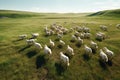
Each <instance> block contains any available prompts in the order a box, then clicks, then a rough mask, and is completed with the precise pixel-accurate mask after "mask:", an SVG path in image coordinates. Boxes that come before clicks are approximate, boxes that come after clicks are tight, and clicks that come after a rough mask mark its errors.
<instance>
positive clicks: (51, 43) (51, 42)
mask: <svg viewBox="0 0 120 80" xmlns="http://www.w3.org/2000/svg"><path fill="white" fill-rule="evenodd" d="M49 41H50V47H54V46H55V43H54V42H53V41H52V40H51V39H49Z"/></svg>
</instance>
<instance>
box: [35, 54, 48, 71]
mask: <svg viewBox="0 0 120 80" xmlns="http://www.w3.org/2000/svg"><path fill="white" fill-rule="evenodd" d="M45 64H46V59H45V55H39V56H37V58H36V69H38V68H40V67H42V66H44V65H45Z"/></svg>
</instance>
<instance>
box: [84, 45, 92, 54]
mask: <svg viewBox="0 0 120 80" xmlns="http://www.w3.org/2000/svg"><path fill="white" fill-rule="evenodd" d="M84 49H85V53H86V54H88V55H91V54H92V49H91V48H90V47H88V46H87V45H84Z"/></svg>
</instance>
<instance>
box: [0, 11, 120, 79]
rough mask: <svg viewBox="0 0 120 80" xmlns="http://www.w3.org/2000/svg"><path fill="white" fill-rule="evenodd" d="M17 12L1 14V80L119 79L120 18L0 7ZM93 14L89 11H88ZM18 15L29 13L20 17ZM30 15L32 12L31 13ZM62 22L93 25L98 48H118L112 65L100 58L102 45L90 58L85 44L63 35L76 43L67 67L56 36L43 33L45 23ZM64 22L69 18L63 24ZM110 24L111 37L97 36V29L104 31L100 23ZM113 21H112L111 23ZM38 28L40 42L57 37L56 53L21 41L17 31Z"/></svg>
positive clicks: (3, 12)
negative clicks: (118, 25)
mask: <svg viewBox="0 0 120 80" xmlns="http://www.w3.org/2000/svg"><path fill="white" fill-rule="evenodd" d="M1 14H2V16H3V14H4V15H8V14H17V17H7V18H0V80H42V79H45V80H119V79H120V54H119V53H120V50H119V47H120V37H119V36H120V30H119V29H117V28H116V24H118V23H119V22H120V18H115V17H97V16H96V17H88V16H86V15H88V14H87V13H84V14H79V13H78V14H72V13H67V14H57V13H31V12H18V11H0V15H1ZM89 14H90V13H89ZM18 15H26V16H27V17H24V16H23V17H21V16H18ZM28 15H31V16H28ZM55 22H56V23H57V24H62V25H63V26H64V27H66V28H68V29H69V28H71V27H73V26H75V25H80V26H82V25H86V26H87V27H89V28H90V29H91V34H92V38H91V39H92V40H93V41H95V42H97V43H98V46H99V49H101V48H103V47H104V46H107V47H108V48H109V49H111V50H112V51H114V52H115V57H114V59H113V61H112V66H109V65H106V66H105V65H103V64H101V63H100V62H99V49H98V51H97V53H96V54H94V55H93V56H92V57H91V58H90V59H89V60H86V59H85V58H84V57H85V56H84V46H83V45H82V46H81V47H80V48H78V47H76V46H75V43H71V42H70V39H71V35H72V34H73V33H68V34H66V35H64V37H63V40H64V41H65V43H66V44H69V45H70V46H72V47H73V49H74V51H75V55H74V56H73V57H72V58H70V66H69V67H67V68H64V67H62V66H61V65H60V60H59V52H60V51H65V50H66V48H67V45H66V46H64V47H63V48H62V49H59V48H58V47H57V45H58V42H57V41H55V39H56V36H55V35H54V36H49V37H45V36H44V27H45V26H46V25H48V26H50V25H51V24H53V23H55ZM64 22H67V23H66V24H64ZM101 24H104V25H107V26H108V31H107V32H105V33H106V34H107V35H108V36H110V39H106V40H104V41H103V42H99V41H97V40H95V33H96V32H98V31H101V29H100V28H99V25H101ZM110 24H111V25H110ZM33 32H38V33H39V34H40V36H39V37H38V38H37V42H39V43H41V44H42V46H44V44H49V39H50V38H51V39H52V40H53V41H55V44H56V45H55V48H54V49H53V50H52V52H53V54H52V55H50V56H47V55H44V51H43V50H41V51H38V50H36V49H35V47H34V46H30V47H28V46H27V45H26V43H25V40H21V41H18V35H20V34H27V35H28V37H29V38H30V37H31V33H33ZM101 32H104V31H101ZM89 43H90V40H84V44H87V45H90V44H89Z"/></svg>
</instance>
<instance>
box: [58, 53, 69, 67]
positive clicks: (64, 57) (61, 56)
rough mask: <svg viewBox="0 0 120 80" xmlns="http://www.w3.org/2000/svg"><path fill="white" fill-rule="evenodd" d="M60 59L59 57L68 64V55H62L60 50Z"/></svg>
mask: <svg viewBox="0 0 120 80" xmlns="http://www.w3.org/2000/svg"><path fill="white" fill-rule="evenodd" d="M60 59H61V60H62V61H63V62H64V63H66V64H67V66H69V65H70V63H69V58H68V56H66V55H64V54H63V52H60Z"/></svg>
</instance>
